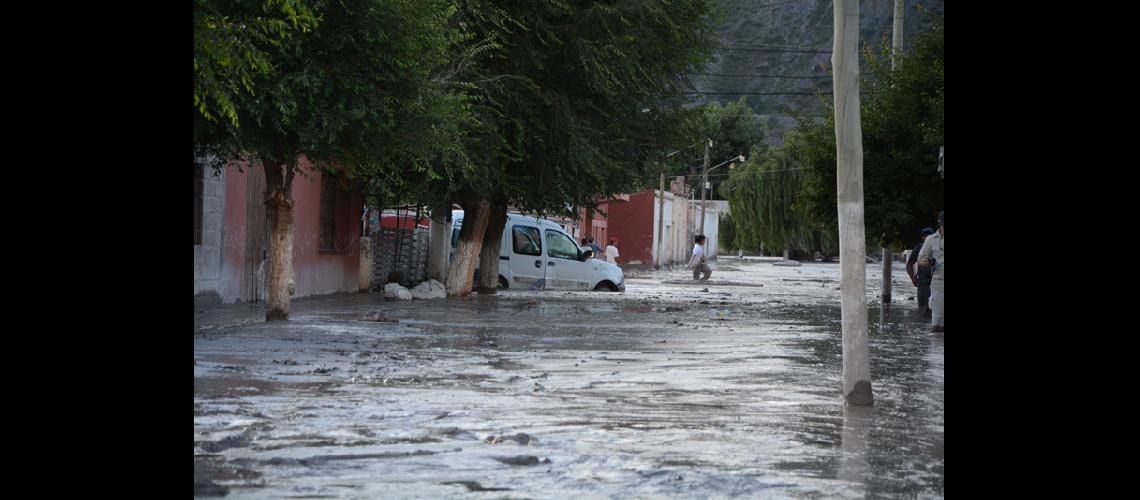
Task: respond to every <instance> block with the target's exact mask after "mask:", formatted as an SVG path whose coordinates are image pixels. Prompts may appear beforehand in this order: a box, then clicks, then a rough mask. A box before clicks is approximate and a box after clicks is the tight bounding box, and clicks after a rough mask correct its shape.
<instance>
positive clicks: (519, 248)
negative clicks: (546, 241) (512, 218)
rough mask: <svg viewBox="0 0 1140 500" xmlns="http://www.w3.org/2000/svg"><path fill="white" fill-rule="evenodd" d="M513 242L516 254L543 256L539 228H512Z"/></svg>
mask: <svg viewBox="0 0 1140 500" xmlns="http://www.w3.org/2000/svg"><path fill="white" fill-rule="evenodd" d="M511 240H512V241H513V242H514V248H515V253H521V254H523V255H542V235H541V234H540V233H539V232H538V228H535V227H530V226H512V227H511Z"/></svg>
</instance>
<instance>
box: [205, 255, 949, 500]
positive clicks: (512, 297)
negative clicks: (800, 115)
mask: <svg viewBox="0 0 1140 500" xmlns="http://www.w3.org/2000/svg"><path fill="white" fill-rule="evenodd" d="M734 266H739V267H740V272H738V273H729V272H724V273H721V274H722V275H730V276H722V278H723V279H724V280H725V281H728V282H747V283H748V284H749V285H745V286H736V287H734V286H732V285H710V286H708V287H707V288H708V291H702V290H703V288H704V287H701V288H698V287H695V286H688V285H676V286H674V285H669V284H662V283H661V282H662V281H668V280H674V279H678V277H679V276H682V275H683V273H684V271H682V272H681V273H673V274H672V275H670V274H668V273H663V274H662V276H660V277H658V279H657V280H656V281H653V280H645V281H643V282H637V281H631V282H630V283H629V287H630V288H629V289H628V290H627V293H625V294H607V293H551V292H546V293H543V292H513V291H508V292H506V293H502V294H500V295H499V296H492V297H476V298H473V299H470V300H453V301H446V302H419V301H416V302H412V303H399V304H397V303H391V302H387V303H385V302H380V301H377V300H370V299H361V298H359V297H351V298H348V299H346V300H339V301H326V302H323V303H321V304H320V305H319V307H317V306H313V307H298V308H297V309H295V310H296V311H298V312H297V313H295V314H294V316H293V318H292V320H291V321H289V322H286V323H273V324H265V323H250V324H238V325H236V326H228V327H222V328H210V329H203V330H201V331H200V333H199V334H197V335H196V336H195V398H194V399H195V418H194V420H195V491H196V495H200V496H208V495H212V494H213V495H216V494H221V493H222V492H228V495H229V496H231V497H233V496H238V497H249V498H279V497H283V496H308V497H327V498H342V497H343V498H349V497H357V498H364V497H384V498H394V497H395V498H405V497H452V496H474V497H488V496H489V497H493V498H504V497H509V498H523V497H529V498H549V497H583V496H584V497H601V498H615V497H620V498H626V497H724V496H737V495H740V496H748V497H775V498H781V497H783V498H792V497H794V498H801V497H818V496H826V497H852V498H855V497H865V496H875V497H906V498H912V497H916V496H918V497H941V496H943V478H944V458H943V441H944V437H943V436H944V429H943V422H944V417H943V359H944V354H943V344H944V337H942V336H934V335H932V334H930V333H929V332H928V331H927V329H928V326H927V325H926V324H922V323H918V322H915V321H918V320H917V318H914V317H913V316H912V309H913V307H912V306H913V302H910V303H907V302H901V303H899V304H895V305H891V306H888V307H887V308H885V309H880V308H879V306H878V305H877V304H874V303H873V302H872V306H873V307H874V308H873V309H872V310H871V311H869V315H868V316H869V317H870V318H872V324H871V325H870V328H871V350H872V353H871V354H872V376H873V388H874V392H875V406H874V407H873V408H871V409H859V408H848V409H847V411H845V409H844V406H843V405H842V403H841V393H840V387H841V377H842V370H841V365H840V353H841V346H840V333H839V310H838V302H837V300H832V298H831V297H833V296H834V297H835V298H836V299H837V297H838V292H837V291H834V290H829V291H827V292H824V290H827V289H830V288H833V287H830V286H821V285H820V282H810V284H801V285H796V284H795V283H803V282H796V281H781V280H783V279H797V278H804V277H803V276H802V274H803V273H802V271H808V274H809V276H807V277H806V278H807V279H820V280H827V279H834V278H835V277H836V276H833V273H835V272H837V271H836V270H835V269H836V268H837V266H831V267H824V266H820V267H819V268H815V269H795V270H791V269H787V268H784V269H779V270H776V269H768V268H758V267H756V266H755V265H753V266H749V265H747V264H743V265H741V264H734ZM805 267H809V266H805ZM797 270H798V271H801V273H797V272H796V271H797ZM812 273H815V274H812ZM797 275H798V276H797ZM749 279H751V281H748V280H749ZM757 284H764V287H757V286H755V285H757ZM804 286H813V287H818V289H817V290H815V291H813V292H806V291H805V290H804V289H803V288H802V287H804ZM898 289H900V290H901V287H899V288H898ZM869 293H873V292H869ZM710 308H719V309H721V310H724V311H727V314H726V315H725V317H726V319H725V320H710V319H709V314H708V311H709V309H710ZM377 311H380V312H382V313H383V315H384V316H385V317H386V319H387V320H388V321H375V318H376V316H375V313H376V312H377Z"/></svg>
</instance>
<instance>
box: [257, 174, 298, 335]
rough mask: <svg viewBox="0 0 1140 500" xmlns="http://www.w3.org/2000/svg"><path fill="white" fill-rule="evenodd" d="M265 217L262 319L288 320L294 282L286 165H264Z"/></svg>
mask: <svg viewBox="0 0 1140 500" xmlns="http://www.w3.org/2000/svg"><path fill="white" fill-rule="evenodd" d="M264 170H265V214H266V217H267V218H268V219H269V275H268V276H267V277H266V288H267V290H266V292H267V297H266V301H265V320H266V321H277V320H287V319H289V311H290V309H289V298H290V297H291V296H292V295H293V292H294V283H293V175H294V173H295V171H294V169H293V168H292V167H289V166H287V165H274V166H269V165H265V166H264Z"/></svg>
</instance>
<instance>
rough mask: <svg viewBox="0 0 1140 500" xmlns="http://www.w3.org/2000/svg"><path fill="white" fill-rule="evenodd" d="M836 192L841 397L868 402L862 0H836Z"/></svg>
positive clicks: (863, 403)
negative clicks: (860, 51) (861, 107)
mask: <svg viewBox="0 0 1140 500" xmlns="http://www.w3.org/2000/svg"><path fill="white" fill-rule="evenodd" d="M834 19H835V39H834V46H833V50H832V53H831V63H832V67H833V68H834V71H835V76H834V80H833V81H834V85H835V87H834V98H835V100H834V102H835V144H836V168H837V175H836V187H837V189H836V192H837V195H836V197H837V201H838V205H839V264H840V269H841V271H840V273H841V274H840V282H841V284H840V286H841V289H842V292H841V303H840V310H841V315H842V318H843V322H842V323H843V326H842V332H843V400H844V402H845V403H848V404H854V405H860V406H869V405H871V404H872V403H873V402H874V399H873V397H872V393H871V359H870V351H869V346H868V338H867V337H868V333H867V263H866V257H867V248H866V239H865V237H866V234H865V231H864V225H863V132H862V129H861V125H860V119H859V54H858V43H859V2H858V0H834Z"/></svg>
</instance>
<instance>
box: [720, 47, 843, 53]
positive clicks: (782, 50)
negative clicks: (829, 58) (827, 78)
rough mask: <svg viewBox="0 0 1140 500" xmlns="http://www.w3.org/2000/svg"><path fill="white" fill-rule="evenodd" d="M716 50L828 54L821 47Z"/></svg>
mask: <svg viewBox="0 0 1140 500" xmlns="http://www.w3.org/2000/svg"><path fill="white" fill-rule="evenodd" d="M716 50H729V51H739V52H775V53H789V54H830V53H831V51H830V50H821V49H810V48H803V49H762V48H753V47H717V48H716Z"/></svg>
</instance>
